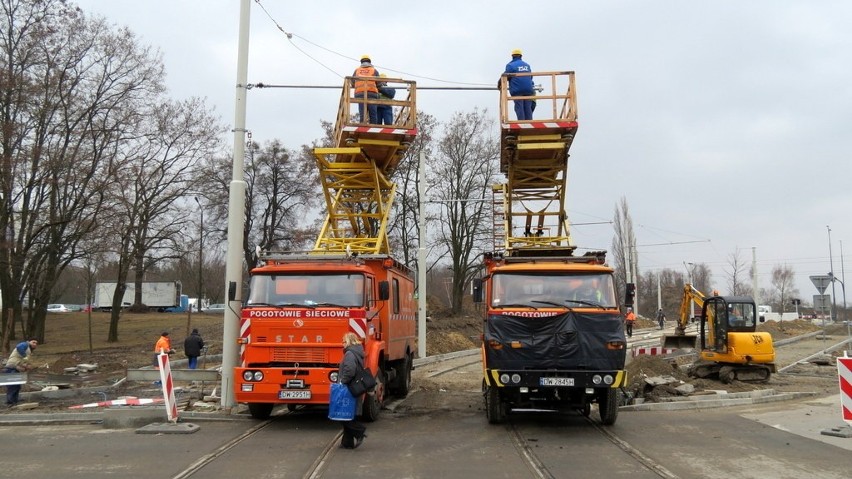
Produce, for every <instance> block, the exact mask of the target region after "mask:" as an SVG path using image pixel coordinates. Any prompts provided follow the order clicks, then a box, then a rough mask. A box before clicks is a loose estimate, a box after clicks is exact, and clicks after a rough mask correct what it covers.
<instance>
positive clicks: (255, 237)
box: [201, 123, 330, 269]
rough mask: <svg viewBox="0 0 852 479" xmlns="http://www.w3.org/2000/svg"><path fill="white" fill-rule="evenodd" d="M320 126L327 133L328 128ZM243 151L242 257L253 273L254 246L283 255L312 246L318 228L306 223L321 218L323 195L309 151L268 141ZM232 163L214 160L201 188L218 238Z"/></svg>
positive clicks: (223, 229)
mask: <svg viewBox="0 0 852 479" xmlns="http://www.w3.org/2000/svg"><path fill="white" fill-rule="evenodd" d="M324 126H325V128H326V130H327V134H329V133H328V129H329V128H330V124H328V123H324ZM246 148H247V152H246V157H245V167H244V181H245V182H246V198H245V221H244V223H243V224H244V230H243V258H244V260H245V265H246V266H247V267H248V268H249V269H251V268H253V267H254V266H255V265H256V264H257V261H258V258H257V251H256V250H257V248H258V247H259V248H260V249H263V250H279V251H281V250H293V249H306V248H308V247H309V246H313V244H312V242H313V241H314V240H315V239H316V236H317V234H318V231H319V228H318V227H317V225H316V223H315V222H314V223H311V222H310V218H311V216H317V215H319V214H320V213H319V212H317V211H315V210H314V208H315V207H316V206H317V205H318V202H319V201H320V199H321V198H322V193H321V190H320V185H319V181H318V172H317V166H316V160H315V159H314V156H313V154H312V153H311V148H310V147H308V146H302V147H301V149H300V150H298V151H294V150H291V149H287V148H285V147H284V146H283V145H282V144H281V142H280V141H279V140H272V141H270V142H268V143H266V144H265V145H263V146H261V145H260V144H258V143H256V142H252V141H249V142H248V144H247V146H246ZM231 164H232V163H231V159H230V158H225V157H218V158H212V159H211V161H210V162H209V164H208V165H207V166H206V167H205V171H206V172H207V175H206V178H207V179H206V180H205V183H204V185H205V186H202V187H201V189H202V191H204V192H205V193H204V195H203V196H204V197H205V198H206V200H207V201H208V204H209V209H208V211H210V216H209V218H210V221H209V222H210V225H211V226H210V228H214V229H216V233H218V234H219V235H220V237H221V238H222V239H225V237H226V234H227V218H228V191H229V189H230V182H231V176H232V175H231V172H232V169H231ZM205 219H206V218H205ZM306 220H307V221H306Z"/></svg>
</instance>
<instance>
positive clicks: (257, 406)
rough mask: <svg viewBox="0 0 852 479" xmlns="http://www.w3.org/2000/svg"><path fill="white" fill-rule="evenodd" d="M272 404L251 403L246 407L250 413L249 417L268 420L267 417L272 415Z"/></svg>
mask: <svg viewBox="0 0 852 479" xmlns="http://www.w3.org/2000/svg"><path fill="white" fill-rule="evenodd" d="M274 406H275V405H274V404H269V403H254V402H251V403H249V405H248V408H249V412H250V413H251V417H253V418H255V419H269V416H270V415H271V414H272V408H273V407H274Z"/></svg>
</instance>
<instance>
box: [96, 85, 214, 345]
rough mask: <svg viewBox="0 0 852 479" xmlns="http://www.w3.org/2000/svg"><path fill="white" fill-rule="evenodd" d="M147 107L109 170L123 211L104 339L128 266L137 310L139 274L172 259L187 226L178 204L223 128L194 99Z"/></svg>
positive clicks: (112, 337) (113, 335)
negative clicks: (138, 131)
mask: <svg viewBox="0 0 852 479" xmlns="http://www.w3.org/2000/svg"><path fill="white" fill-rule="evenodd" d="M151 110H152V111H150V112H149V113H148V115H147V116H146V118H147V119H148V120H146V121H145V122H142V123H141V125H140V128H141V133H142V134H141V135H139V136H138V137H137V138H135V139H134V140H133V141H130V142H126V143H125V146H124V148H123V152H124V156H123V160H124V161H123V164H122V165H121V166H120V167H118V168H116V169H115V171H114V177H115V178H116V180H117V184H119V185H122V188H121V189H119V190H117V191H115V193H116V197H115V200H116V201H117V203H118V204H120V205H121V206H122V211H123V214H122V215H120V216H118V217H116V219H118V220H119V224H117V225H114V231H115V232H116V234H117V235H116V236H117V237H116V239H117V240H118V241H116V243H117V244H118V245H119V248H118V249H117V251H116V253H117V256H118V263H119V270H118V277H117V278H116V281H117V287H116V290H115V294H114V296H113V308H112V317H111V319H110V331H109V336H108V341H117V340H118V320H119V317H120V316H119V311H120V309H121V306H122V305H121V301H122V298H123V295H124V290H125V284H126V281H127V275H128V273H129V271H130V268H131V266H132V267H133V270H134V277H133V282H134V283H135V285H136V288H135V291H136V296H135V298H134V307H136V308H138V309H140V310H142V309H146V308H145V305H143V304H142V282H143V279H144V276H145V272H146V271H148V269H149V268H151V267H152V266H153V265H155V264H157V262H159V261H162V260H164V259H176V256H175V254H174V253H175V252H176V251H177V245H178V244H179V243H180V238H181V236H182V235H183V234H186V229H187V228H186V225H185V222H186V221H187V210H186V208H184V207H183V206H184V203H185V202H186V198H187V197H188V196H190V195H192V192H193V189H194V187H195V180H196V178H197V177H198V171H197V170H198V168H199V165H200V162H201V161H202V160H203V159H205V158H208V157H210V156H213V155H214V154H215V152H216V148H217V147H218V137H219V135H220V134H221V133H223V131H224V128H222V127H221V126H220V125H219V123H218V120H216V118H215V117H214V116H213V114H212V112H210V111H209V110H208V109H207V108H206V106H205V105H204V102H203V101H202V100H200V99H190V100H187V101H184V102H173V101H162V102H158V103H154V104H152V105H151Z"/></svg>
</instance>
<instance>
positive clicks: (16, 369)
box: [3, 339, 38, 407]
mask: <svg viewBox="0 0 852 479" xmlns="http://www.w3.org/2000/svg"><path fill="white" fill-rule="evenodd" d="M36 346H38V341H37V340H35V339H30V340H29V341H21V342H20V343H18V344H17V346H15V349H13V350H12V354H11V355H9V359H7V360H6V366H5V367H4V368H3V372H4V373H22V372H26V371H28V370H29V369H30V367H31V365H30V355H32V353H33V351H35V348H36ZM20 393H21V385H20V384H11V385H9V386H6V405H7V406H10V407H11V406H14V405H15V404H18V395H19V394H20Z"/></svg>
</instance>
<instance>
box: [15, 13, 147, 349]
mask: <svg viewBox="0 0 852 479" xmlns="http://www.w3.org/2000/svg"><path fill="white" fill-rule="evenodd" d="M0 10H2V12H3V17H2V19H0V21H2V22H3V23H2V28H0V49H1V50H2V51H1V52H0V58H2V59H0V123H2V126H0V131H2V138H0V142H2V162H0V188H2V201H0V230H2V231H3V232H4V235H5V238H4V241H2V242H0V288H2V294H3V299H4V304H5V305H6V306H7V307H9V308H12V311H13V313H12V317H8V316H7V309H6V308H4V310H3V320H4V325H7V324H12V323H13V322H14V321H15V320H16V319H21V320H23V318H22V310H23V308H22V300H23V299H24V298H25V297H28V298H29V306H30V308H29V309H28V311H30V314H31V315H32V316H31V317H30V321H28V322H27V323H26V324H24V323H22V334H25V335H27V336H35V337H37V338H39V339H43V338H42V336H43V331H44V330H43V326H44V314H45V313H44V310H45V306H46V304H47V302H48V301H49V300H50V295H51V291H52V290H53V287H54V285H55V282H56V278H58V277H59V275H60V273H61V272H62V271H63V270H64V268H66V267H67V266H68V265H69V264H70V263H71V262H72V261H74V260H75V259H77V258H79V257H80V256H81V254H82V252H81V251H80V249H79V245H80V242H81V241H83V239H84V238H85V236H86V235H87V234H90V233H91V232H93V231H94V230H95V227H96V226H98V225H99V224H98V223H99V220H98V218H99V216H100V211H101V208H102V205H103V200H104V197H105V188H106V185H107V184H109V181H108V178H107V176H108V174H109V172H110V171H112V168H111V166H110V163H111V162H112V161H113V156H112V155H113V153H114V151H115V149H116V145H117V144H118V142H119V141H120V137H121V135H122V133H123V132H124V131H126V130H127V129H128V127H129V125H132V124H133V123H134V122H135V121H136V116H135V113H136V109H135V108H134V106H135V105H138V104H139V99H140V98H142V97H143V96H145V95H147V94H149V93H150V92H152V91H158V90H159V89H160V83H159V81H160V78H161V77H162V74H161V73H162V65H161V63H160V62H159V59H158V58H157V57H156V56H154V55H153V54H152V53H151V52H150V51H149V50H146V49H142V48H140V47H139V46H138V45H137V44H136V42H135V38H134V37H133V35H132V34H130V33H129V32H127V31H125V30H119V31H113V30H112V29H111V28H110V27H109V26H108V25H107V24H106V22H105V21H104V20H103V19H93V20H89V19H87V18H85V17H83V16H82V15H81V14H80V12H79V10H75V9H73V8H70V7H67V4H66V3H65V2H63V1H59V0H45V1H40V2H35V1H25V0H0Z"/></svg>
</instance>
